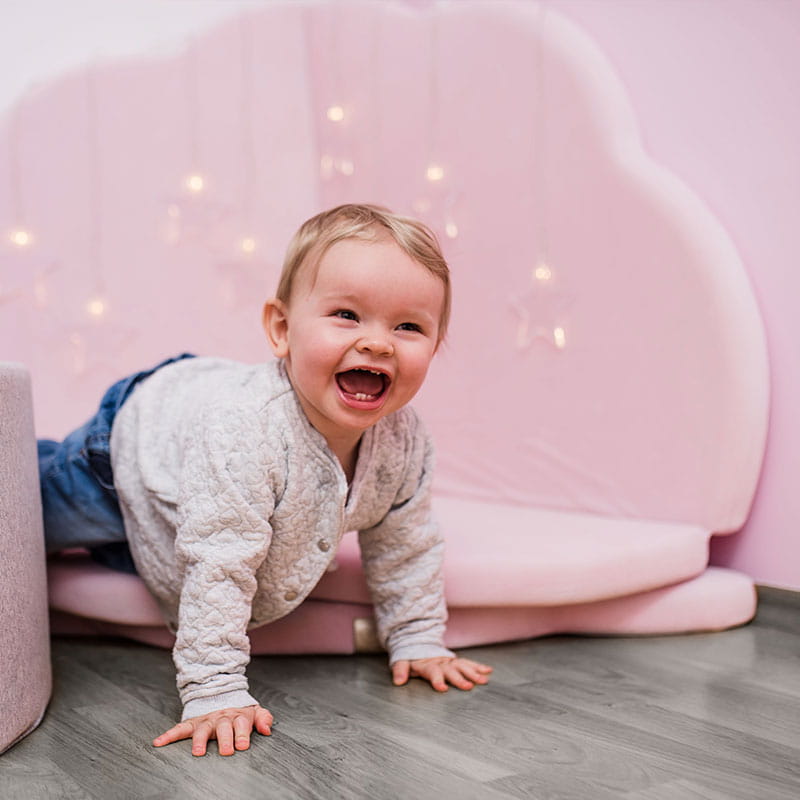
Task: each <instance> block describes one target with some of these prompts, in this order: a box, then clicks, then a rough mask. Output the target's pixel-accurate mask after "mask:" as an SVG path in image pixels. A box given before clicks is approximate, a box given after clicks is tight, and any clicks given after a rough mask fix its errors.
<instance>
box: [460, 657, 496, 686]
mask: <svg viewBox="0 0 800 800" xmlns="http://www.w3.org/2000/svg"><path fill="white" fill-rule="evenodd" d="M480 666H481V665H480V664H475V663H474V662H469V661H468V662H466V663H461V664H460V665H459V668H460V670H461V674H462V675H463V676H464V677H465V678H468V679H469V680H471V681H472V682H473V683H489V677H488V675H487V674H486V673H485V672H484V671H483V670H481V669H480ZM490 671H491V668H490Z"/></svg>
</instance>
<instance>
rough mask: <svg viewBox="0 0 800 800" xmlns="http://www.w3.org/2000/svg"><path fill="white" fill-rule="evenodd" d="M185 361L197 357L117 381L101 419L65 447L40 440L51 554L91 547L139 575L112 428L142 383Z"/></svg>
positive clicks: (109, 562)
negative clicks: (119, 488) (118, 484)
mask: <svg viewBox="0 0 800 800" xmlns="http://www.w3.org/2000/svg"><path fill="white" fill-rule="evenodd" d="M184 358H192V355H191V354H189V353H183V354H182V355H180V356H176V357H175V358H169V359H167V360H166V361H162V362H161V363H160V364H158V365H157V366H155V367H153V368H152V369H149V370H146V371H145V372H137V373H136V374H135V375H130V376H129V377H127V378H123V379H122V380H121V381H117V382H116V383H115V384H114V385H113V386H112V387H111V388H110V389H109V390H108V391H107V392H106V393H105V394H104V395H103V399H102V400H101V402H100V408H99V409H98V411H97V413H96V414H95V415H94V416H93V417H92V418H91V419H90V420H89V421H88V422H87V423H86V424H85V425H82V426H81V427H80V428H78V429H77V430H75V431H73V432H72V433H70V434H69V436H67V437H66V439H64V441H63V442H55V441H52V440H51V439H39V440H38V443H37V444H38V450H39V481H40V485H41V490H42V511H43V512H44V536H45V544H46V547H47V552H48V553H55V552H57V551H59V550H64V549H67V548H70V547H85V548H88V549H89V551H90V553H91V555H92V558H94V559H95V561H98V562H100V563H101V564H105V565H106V566H109V567H112V568H113V569H118V570H122V571H123V572H132V573H135V572H136V568H135V567H134V565H133V559H132V558H131V554H130V550H129V549H128V542H127V537H126V536H125V526H124V524H123V522H122V512H121V511H120V508H119V501H118V499H117V492H116V489H115V488H114V475H113V472H112V469H111V454H110V439H111V426H112V425H113V423H114V418H115V417H116V415H117V413H118V412H119V410H120V408H122V405H123V403H124V402H125V401H126V400H127V399H128V397H130V395H131V392H133V390H134V388H135V387H136V386H137V385H138V384H139V383H141V381H143V380H144V379H145V378H149V377H150V376H151V375H152V374H153V373H154V372H156V370H159V369H161V367H165V366H166V365H167V364H172V363H174V362H175V361H180V360H181V359H184Z"/></svg>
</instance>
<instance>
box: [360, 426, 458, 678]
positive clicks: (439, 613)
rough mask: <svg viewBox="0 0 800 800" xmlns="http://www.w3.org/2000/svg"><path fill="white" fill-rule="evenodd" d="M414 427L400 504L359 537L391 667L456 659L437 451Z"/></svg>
mask: <svg viewBox="0 0 800 800" xmlns="http://www.w3.org/2000/svg"><path fill="white" fill-rule="evenodd" d="M412 422H413V423H415V424H414V425H413V429H412V431H411V435H410V437H409V438H410V442H409V447H408V451H407V461H406V469H405V474H404V478H403V482H402V486H401V488H400V490H399V492H398V494H397V496H396V498H395V502H394V503H393V505H392V507H391V509H390V510H389V512H388V513H387V514H386V516H385V517H384V518H383V519H382V520H381V522H380V523H379V524H378V525H376V526H375V527H373V528H368V529H366V530H363V531H360V532H359V545H360V547H361V558H362V562H363V567H364V572H365V575H366V578H367V584H368V585H369V588H370V592H371V595H372V601H373V604H374V606H375V618H376V622H377V628H378V639H379V640H380V642H381V644H382V645H383V646H384V647H385V648H386V650H388V652H389V662H390V663H392V664H393V663H395V662H396V661H400V660H404V659H409V660H411V659H417V658H433V657H437V656H452V655H453V653H452V651H450V650H448V649H447V648H446V647H445V646H444V643H443V640H444V632H445V624H446V622H447V608H446V605H445V599H444V579H443V575H442V562H443V557H444V541H443V540H442V538H441V536H440V534H439V528H438V526H437V524H436V522H435V520H434V519H433V515H432V513H431V496H430V495H431V481H432V473H433V448H432V445H431V442H430V439H429V438H428V436H427V435H426V434H425V432H424V430H423V429H422V426H421V424H420V423H419V422H418V420H417V419H416V416H414V417H413V418H412Z"/></svg>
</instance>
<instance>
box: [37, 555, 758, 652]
mask: <svg viewBox="0 0 800 800" xmlns="http://www.w3.org/2000/svg"><path fill="white" fill-rule="evenodd" d="M98 569H102V568H98ZM75 577H76V582H82V580H83V578H85V575H83V576H81V575H80V573H76V575H75ZM63 578H64V576H63V575H62V576H60V579H61V580H63ZM122 585H123V584H122V582H120V581H117V582H116V588H118V589H119V588H120V587H121V586H122ZM62 588H63V584H62ZM102 597H103V599H105V600H107V599H108V597H109V595H103V596H102ZM125 597H127V599H128V600H133V601H134V602H137V601H138V600H139V599H141V598H139V597H137V596H136V595H130V594H126V595H125ZM100 598H101V596H100V595H98V596H97V598H96V600H99V599H100ZM144 605H145V606H146V605H147V604H146V602H145V604H144ZM755 610H756V593H755V589H754V586H753V582H752V581H751V580H750V579H749V578H748V577H747V576H745V575H742V574H740V573H737V572H733V571H731V570H725V569H720V568H710V569H708V570H706V571H705V572H704V573H703V574H702V575H700V576H698V577H697V578H693V579H691V580H688V581H684V582H681V583H678V584H675V585H673V586H667V587H662V588H660V589H656V590H653V591H649V592H640V593H637V594H633V595H627V596H624V597H616V598H612V599H609V600H603V601H599V602H594V603H578V604H573V605H552V606H521V605H516V606H484V607H480V606H477V607H455V608H451V609H450V619H449V621H448V625H447V635H446V639H445V643H446V644H447V646H448V647H451V648H461V647H472V646H477V645H486V644H493V643H498V642H509V641H515V640H519V639H529V638H533V637H539V636H547V635H551V634H557V633H581V634H594V635H652V634H667V633H670V634H671V633H686V632H689V631H698V630H699V631H717V630H723V629H725V628H730V627H733V626H735V625H742V624H744V623H746V622H748V621H750V620H751V619H752V618H753V615H754V614H755ZM108 616H111V615H110V614H109V613H108V609H106V612H105V613H102V612H100V613H98V612H95V613H93V614H92V616H91V617H85V616H80V615H77V614H71V613H68V612H65V611H59V610H54V611H53V616H52V622H53V628H54V630H55V631H57V632H59V633H64V634H79V635H110V636H124V637H126V638H130V639H134V640H136V641H140V642H144V643H146V644H152V645H155V646H158V647H167V648H169V647H172V645H173V643H174V641H175V640H174V637H173V636H172V634H170V632H169V631H168V630H167V628H166V627H165V626H164V625H163V623H161V621H160V619H159V618H158V617H155V616H154V617H153V618H152V620H147V621H144V620H142V621H140V622H138V623H130V624H124V623H120V622H111V621H108V620H107V619H105V618H104V617H108ZM131 619H140V617H139V616H138V615H137V614H136V610H134V613H133V614H132V615H131ZM371 620H372V609H371V607H370V606H369V605H364V604H359V603H336V602H329V601H322V600H307V601H306V602H305V603H303V604H302V605H301V606H300V607H299V608H298V609H297V610H296V611H294V612H292V613H291V614H290V615H288V616H287V617H285V618H284V619H282V620H279V621H278V622H275V623H273V624H272V625H266V626H264V627H262V628H256V629H255V630H252V631H250V641H251V648H252V653H253V654H254V655H286V654H292V653H296V654H300V653H328V654H331V653H339V654H347V653H354V652H357V651H359V650H362V649H364V648H363V646H359V645H360V643H359V636H358V634H357V630H361V629H363V628H366V629H367V630H368V631H374V628H373V626H372V621H371ZM366 649H367V650H370V651H371V650H372V647H367V648H366Z"/></svg>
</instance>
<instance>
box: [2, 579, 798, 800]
mask: <svg viewBox="0 0 800 800" xmlns="http://www.w3.org/2000/svg"><path fill="white" fill-rule="evenodd" d="M464 652H465V654H469V655H471V656H472V657H474V658H478V659H481V660H485V661H487V662H489V663H491V664H493V665H494V666H495V674H494V677H493V680H492V683H491V685H490V686H488V687H484V688H478V689H476V690H474V691H473V692H470V693H461V692H458V691H456V690H451V691H450V692H448V693H447V694H445V695H438V694H436V693H435V692H433V691H432V690H431V689H429V688H428V687H426V686H425V685H423V684H422V683H421V682H419V681H415V682H413V683H412V684H410V685H409V686H407V687H403V688H394V687H392V686H391V685H390V683H389V680H388V677H387V676H388V673H387V670H386V667H385V665H384V660H383V658H381V657H373V656H363V657H313V658H259V659H256V660H255V662H254V663H253V665H252V666H251V668H250V671H249V675H250V679H251V685H252V687H253V690H254V693H255V694H256V696H258V697H260V698H262V702H263V703H264V705H266V706H267V707H268V708H269V709H270V710H271V711H272V712H273V713H274V714H275V717H276V720H277V723H276V725H275V729H274V733H273V735H272V736H271V737H269V738H265V737H260V736H258V737H256V740H255V741H254V744H253V746H252V747H251V749H250V750H249V751H248V752H244V753H237V754H236V755H234V756H233V757H230V758H221V757H220V756H218V755H217V754H216V748H215V746H214V745H213V744H212V746H211V748H210V754H209V755H207V756H206V757H205V758H201V759H197V758H193V757H192V756H191V755H190V752H189V746H188V744H187V743H186V742H183V743H178V744H174V745H170V746H168V747H166V748H164V749H160V750H156V749H154V748H152V747H151V746H150V744H149V742H150V740H151V739H152V738H153V736H154V735H156V734H157V733H160V732H161V731H162V730H164V729H165V728H167V727H168V726H169V725H170V724H172V720H173V719H174V718H175V717H176V714H177V713H178V704H177V701H176V695H175V693H174V688H173V686H174V677H173V671H172V664H171V660H170V656H169V654H168V653H167V652H164V651H160V650H156V649H152V648H149V647H145V646H140V645H136V644H130V643H126V642H121V641H102V640H79V639H59V640H55V641H54V642H53V659H54V670H55V689H54V693H53V699H52V702H51V704H50V707H49V710H48V712H47V715H46V717H45V719H44V722H43V723H42V725H41V726H40V727H39V728H38V729H37V730H36V731H35V732H34V733H32V734H31V735H30V736H28V737H27V738H26V739H24V740H23V741H22V742H20V743H19V744H18V745H17V746H16V747H14V748H12V749H11V750H10V751H8V752H7V753H6V754H5V755H4V756H2V757H0V798H3V800H6V798H13V799H14V800H16V798H24V800H39V799H40V798H69V799H70V800H80V798H98V800H121V799H124V798H137V800H138V799H139V798H193V799H194V798H207V797H220V798H223V797H224V798H234V799H236V798H325V800H327V799H328V798H335V799H336V800H338V799H339V798H345V799H346V798H371V799H372V800H383V799H384V798H390V799H391V800H394V799H395V798H414V799H415V800H418V799H419V798H422V799H423V800H424V799H425V798H443V799H444V800H448V798H454V799H455V800H463V799H465V798H482V799H483V798H501V797H502V798H535V799H536V800H539V799H540V798H541V799H544V798H587V799H589V800H604V799H605V798H638V799H639V800H684V799H685V798H704V799H705V800H734V799H735V798H742V800H779V799H780V798H786V799H787V800H790V799H791V800H797V798H800V602H798V595H796V594H792V593H788V592H781V591H778V590H765V591H763V592H762V603H761V608H760V611H759V615H758V618H757V620H756V622H755V623H753V624H751V625H749V626H747V627H744V628H740V629H738V630H733V631H728V632H725V633H718V634H708V635H705V634H704V635H693V636H676V637H665V638H648V639H602V638H578V637H554V638H549V639H540V640H535V641H529V642H522V643H516V644H510V645H502V646H495V647H486V648H479V649H475V650H471V651H464Z"/></svg>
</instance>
